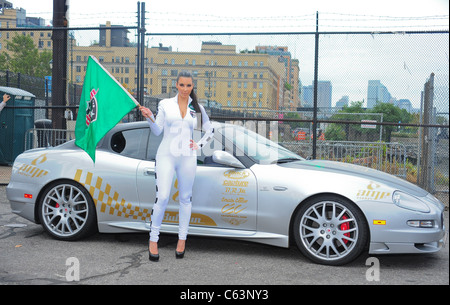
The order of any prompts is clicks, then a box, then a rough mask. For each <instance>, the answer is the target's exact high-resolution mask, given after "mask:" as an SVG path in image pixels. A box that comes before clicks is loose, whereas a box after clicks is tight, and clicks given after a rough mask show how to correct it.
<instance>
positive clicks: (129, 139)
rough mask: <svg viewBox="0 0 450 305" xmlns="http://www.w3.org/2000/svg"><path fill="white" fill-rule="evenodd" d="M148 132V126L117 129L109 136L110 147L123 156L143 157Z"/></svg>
mask: <svg viewBox="0 0 450 305" xmlns="http://www.w3.org/2000/svg"><path fill="white" fill-rule="evenodd" d="M148 133H149V129H148V128H141V129H131V130H124V131H119V132H117V133H115V134H114V135H113V136H112V137H111V149H112V150H113V151H114V152H116V153H118V154H120V155H123V156H127V157H130V158H136V159H144V157H145V152H146V148H147V141H148Z"/></svg>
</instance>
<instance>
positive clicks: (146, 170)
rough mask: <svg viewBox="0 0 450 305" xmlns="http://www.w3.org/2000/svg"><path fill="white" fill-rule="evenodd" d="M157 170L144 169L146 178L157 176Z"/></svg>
mask: <svg viewBox="0 0 450 305" xmlns="http://www.w3.org/2000/svg"><path fill="white" fill-rule="evenodd" d="M155 175H156V170H155V169H154V168H152V167H146V168H144V176H155Z"/></svg>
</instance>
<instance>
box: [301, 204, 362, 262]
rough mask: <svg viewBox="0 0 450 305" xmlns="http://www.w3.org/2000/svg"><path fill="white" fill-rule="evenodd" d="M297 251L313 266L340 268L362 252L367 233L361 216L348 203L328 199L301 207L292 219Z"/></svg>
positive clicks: (355, 208)
mask: <svg viewBox="0 0 450 305" xmlns="http://www.w3.org/2000/svg"><path fill="white" fill-rule="evenodd" d="M293 229H294V235H295V241H296V244H297V246H298V248H299V249H300V251H301V252H302V253H303V254H304V255H305V256H306V257H308V258H309V259H311V260H312V261H314V262H316V263H320V264H326V265H343V264H347V263H349V262H351V261H353V260H354V259H356V258H357V257H358V256H359V255H360V254H361V252H362V251H363V250H364V248H365V246H366V244H367V241H368V238H369V229H368V225H367V221H366V219H365V217H364V215H363V214H362V212H361V211H360V210H359V209H358V208H357V207H356V206H355V205H354V204H353V203H352V202H349V201H348V200H345V199H343V198H340V197H338V196H333V195H327V196H320V197H316V198H312V199H310V200H308V201H307V202H305V203H303V204H302V206H301V207H300V209H299V210H298V212H297V213H296V215H295V219H294V227H293Z"/></svg>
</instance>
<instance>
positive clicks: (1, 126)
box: [0, 87, 36, 164]
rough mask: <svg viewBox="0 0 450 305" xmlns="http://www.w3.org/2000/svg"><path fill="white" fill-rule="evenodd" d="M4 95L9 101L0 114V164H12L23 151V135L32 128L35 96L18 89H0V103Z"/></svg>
mask: <svg viewBox="0 0 450 305" xmlns="http://www.w3.org/2000/svg"><path fill="white" fill-rule="evenodd" d="M4 94H8V95H9V96H11V99H10V100H9V101H8V102H7V103H6V107H5V108H4V109H3V111H2V112H1V113H0V164H12V163H13V162H14V160H15V159H16V157H17V156H18V155H19V154H21V153H22V152H23V151H24V150H25V133H26V132H27V130H29V129H31V128H33V127H34V108H33V107H34V105H35V99H36V96H35V95H34V94H32V93H30V92H27V91H25V90H22V89H18V88H12V87H0V102H1V101H2V100H3V95H4ZM22 107H30V108H22Z"/></svg>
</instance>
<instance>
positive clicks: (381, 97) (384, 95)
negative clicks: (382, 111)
mask: <svg viewBox="0 0 450 305" xmlns="http://www.w3.org/2000/svg"><path fill="white" fill-rule="evenodd" d="M390 100H391V94H390V93H389V91H388V90H387V88H386V87H385V86H384V85H383V84H382V83H381V81H379V80H369V85H368V87H367V108H373V107H374V106H375V105H376V104H377V103H389V101H390Z"/></svg>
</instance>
